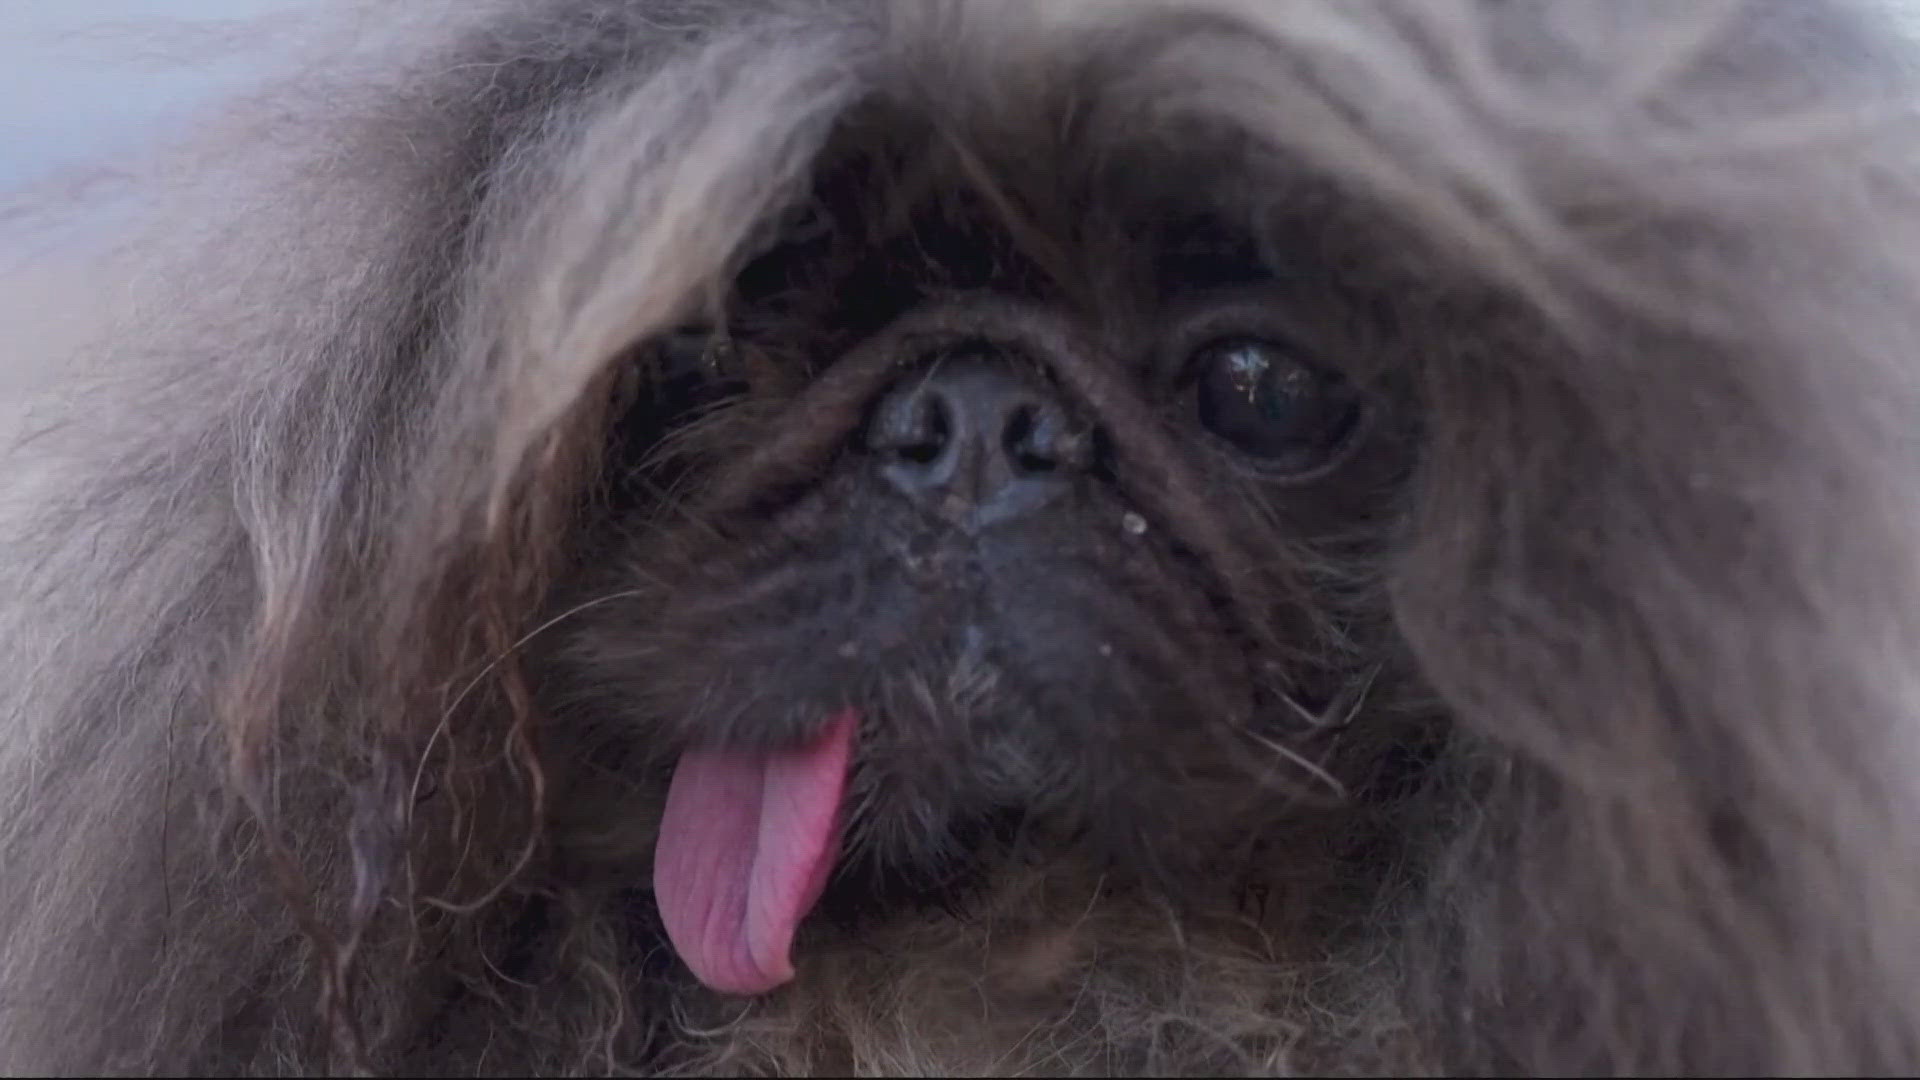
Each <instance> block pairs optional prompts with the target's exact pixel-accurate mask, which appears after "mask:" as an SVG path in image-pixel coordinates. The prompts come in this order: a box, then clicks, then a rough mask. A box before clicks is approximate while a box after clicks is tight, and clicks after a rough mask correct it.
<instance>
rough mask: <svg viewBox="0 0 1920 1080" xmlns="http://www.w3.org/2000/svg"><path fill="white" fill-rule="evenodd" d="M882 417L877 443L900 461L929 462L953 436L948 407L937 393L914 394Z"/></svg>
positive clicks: (940, 453)
mask: <svg viewBox="0 0 1920 1080" xmlns="http://www.w3.org/2000/svg"><path fill="white" fill-rule="evenodd" d="M901 404H902V405H903V406H904V407H903V408H898V409H896V410H894V411H893V412H892V414H891V415H889V416H888V417H886V421H887V422H886V423H885V429H884V430H883V431H882V433H881V438H880V440H879V443H880V445H879V446H878V447H876V449H881V450H885V451H887V452H889V453H891V454H892V455H893V456H894V457H895V458H897V459H899V460H901V461H907V462H911V463H913V464H915V465H931V464H933V463H934V462H936V461H939V460H940V456H941V455H942V454H944V453H945V452H946V449H947V444H948V443H949V442H951V441H952V439H953V416H952V410H950V409H949V408H948V407H947V403H946V402H945V401H944V400H942V398H941V397H940V395H938V394H918V395H915V396H914V398H913V399H912V400H911V401H908V402H903V403H901Z"/></svg>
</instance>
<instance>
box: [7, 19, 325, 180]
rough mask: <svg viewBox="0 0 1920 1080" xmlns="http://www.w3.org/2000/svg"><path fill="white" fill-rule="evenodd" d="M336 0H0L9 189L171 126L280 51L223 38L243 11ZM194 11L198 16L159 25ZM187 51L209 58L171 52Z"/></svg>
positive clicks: (162, 131) (164, 132) (140, 139)
mask: <svg viewBox="0 0 1920 1080" xmlns="http://www.w3.org/2000/svg"><path fill="white" fill-rule="evenodd" d="M327 2H328V0H0V190H4V189H6V188H12V187H16V186H18V185H19V184H21V183H25V182H31V181H33V180H36V179H40V178H43V177H45V176H47V175H48V174H49V173H50V172H52V171H54V170H57V169H59V168H60V167H61V166H63V165H75V164H80V163H83V162H86V161H89V160H95V159H97V158H98V157H99V156H100V155H101V154H102V153H111V152H112V151H114V150H115V149H117V148H119V147H123V146H137V145H140V144H141V142H142V141H143V140H146V139H148V138H152V137H156V136H164V135H165V134H167V133H168V131H169V129H171V128H173V127H174V126H175V125H177V124H179V123H180V122H181V121H183V120H184V119H186V118H187V117H189V116H191V115H192V113H191V110H192V109H193V107H194V106H195V105H197V104H201V103H203V102H205V101H207V100H208V99H210V98H211V97H213V96H214V95H217V94H218V93H220V91H221V90H222V89H223V88H225V87H228V86H231V85H233V84H235V83H236V82H237V81H240V80H244V79H246V78H247V77H248V76H249V75H250V74H254V73H257V72H258V71H260V70H262V69H263V68H264V67H265V66H266V65H267V64H268V63H270V62H271V61H272V60H273V59H274V56H273V54H272V53H271V52H270V51H269V52H268V53H267V54H266V55H262V54H261V52H260V50H259V49H257V48H255V49H248V50H238V49H223V48H219V47H218V43H219V39H220V37H221V35H222V32H223V29H224V28H225V27H230V26H231V20H236V19H251V18H256V17H259V16H262V15H289V16H290V15H297V14H299V13H300V12H302V11H311V10H313V9H314V8H315V7H318V6H321V5H324V4H325V3H327ZM182 18H186V19H191V20H193V22H194V23H195V24H197V25H195V26H193V27H191V28H171V29H165V30H162V31H159V32H156V24H157V23H159V22H160V21H161V20H176V19H182ZM223 24H224V25H223ZM180 55H192V56H196V57H197V56H202V55H205V56H206V57H207V62H205V63H196V65H195V66H194V67H193V68H192V69H191V70H186V71H183V70H180V69H179V68H178V67H177V66H176V64H175V63H172V62H170V61H173V60H175V59H176V58H177V57H178V56H180Z"/></svg>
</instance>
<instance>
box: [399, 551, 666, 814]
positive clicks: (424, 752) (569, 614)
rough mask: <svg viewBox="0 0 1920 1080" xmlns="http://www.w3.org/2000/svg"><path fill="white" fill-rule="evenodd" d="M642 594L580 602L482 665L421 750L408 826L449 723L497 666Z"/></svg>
mask: <svg viewBox="0 0 1920 1080" xmlns="http://www.w3.org/2000/svg"><path fill="white" fill-rule="evenodd" d="M639 595H641V590H639V589H623V590H621V591H619V592H615V593H608V594H607V595H605V596H599V597H595V598H594V599H592V600H587V601H584V602H582V603H579V604H576V605H574V606H573V607H571V608H568V609H567V610H566V611H563V612H561V613H560V614H558V615H555V616H554V617H553V618H551V619H548V620H547V621H546V622H543V623H541V624H540V625H539V626H536V627H534V628H533V629H532V630H529V631H527V632H526V633H525V634H523V635H521V637H520V639H519V640H518V641H515V642H514V643H513V644H512V645H509V646H507V647H506V648H505V649H504V650H502V651H501V652H500V654H499V655H498V656H495V657H494V658H493V659H491V660H489V661H487V664H486V666H485V667H483V668H481V669H480V671H479V673H478V674H476V675H475V676H474V677H473V681H471V682H469V683H467V685H466V687H465V688H464V689H462V690H461V691H460V693H459V694H457V695H455V696H454V699H453V701H452V702H450V703H448V705H447V708H446V711H444V712H443V713H441V714H440V722H439V723H437V724H435V725H434V728H433V733H432V734H431V735H429V736H428V737H427V745H426V746H425V747H423V748H422V749H421V751H420V760H419V764H418V765H416V766H415V768H414V771H413V786H412V789H411V790H410V791H409V792H408V800H407V826H408V829H409V830H411V828H412V825H413V806H414V805H415V803H417V802H418V800H419V798H420V780H421V778H422V777H423V776H425V775H426V771H427V761H428V759H430V758H431V757H432V756H433V748H434V746H435V745H436V744H437V743H438V742H439V741H440V737H441V736H442V735H444V734H445V733H446V731H447V726H448V725H449V724H450V723H451V722H452V720H453V714H454V713H455V712H456V711H458V710H459V708H460V705H461V703H462V702H464V701H466V699H467V697H468V695H470V694H472V693H473V691H474V689H475V688H476V687H478V686H479V685H480V683H481V682H482V681H483V680H485V679H486V677H487V676H488V675H491V674H493V672H494V670H495V669H496V668H498V667H499V666H500V665H501V664H503V663H505V662H506V661H507V660H508V659H509V658H511V657H512V656H513V655H514V654H515V653H517V652H519V651H520V650H521V649H523V648H525V647H526V645H527V643H528V642H530V641H532V640H533V639H534V638H536V637H539V636H540V635H541V634H544V633H546V632H547V631H548V630H551V629H553V628H554V627H555V626H558V625H559V624H561V623H563V622H565V621H567V620H568V619H571V618H573V617H574V616H576V615H579V614H581V613H582V612H585V611H589V610H591V609H593V608H596V607H599V606H600V605H601V604H609V603H612V602H613V601H615V600H625V599H629V598H631V597H635V596H639Z"/></svg>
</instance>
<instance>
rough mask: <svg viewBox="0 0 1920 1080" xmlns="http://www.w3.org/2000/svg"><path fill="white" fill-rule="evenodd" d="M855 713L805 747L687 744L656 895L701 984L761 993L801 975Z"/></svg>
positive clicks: (656, 861) (670, 798) (665, 829)
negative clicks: (808, 918) (804, 928)
mask: <svg viewBox="0 0 1920 1080" xmlns="http://www.w3.org/2000/svg"><path fill="white" fill-rule="evenodd" d="M857 721H858V716H857V715H856V714H855V713H854V712H853V711H852V710H848V711H846V712H843V713H840V714H839V715H837V716H835V717H834V718H833V720H832V722H831V723H829V724H828V726H827V729H826V730H825V731H824V732H822V733H821V734H820V735H819V737H817V738H816V739H814V741H813V742H811V743H809V744H807V745H806V746H803V747H800V748H799V749H797V750H781V751H773V752H758V753H755V752H746V751H739V750H690V751H688V752H687V753H686V754H685V756H683V757H681V759H680V764H679V765H678V766H677V767H675V769H674V773H673V785H672V786H671V787H670V788H669V789H668V790H667V809H666V816H665V817H664V818H663V819H662V820H661V822H660V844H659V847H658V848H657V849H656V850H655V852H654V856H653V890H654V896H655V898H656V899H657V900H658V902H659V904H660V917H661V919H662V921H664V922H665V923H666V927H667V937H668V938H669V939H671V940H672V942H673V946H674V948H676V949H678V950H679V951H680V958H681V959H682V960H684V961H686V964H687V967H689V968H691V969H692V970H693V973H694V975H695V976H697V977H698V978H699V979H700V981H701V982H703V983H705V984H707V985H708V986H710V987H712V988H714V989H715V990H721V991H725V992H727V993H734V994H760V993H765V992H766V991H768V990H771V989H773V988H774V987H776V986H779V985H780V984H781V983H783V982H786V981H787V980H788V979H791V978H793V963H792V961H791V960H790V959H789V958H788V952H789V950H790V949H791V947H792V945H793V932H794V929H795V928H796V927H797V926H799V924H800V920H801V918H802V917H804V916H805V915H806V913H807V911H808V910H809V909H810V908H812V907H813V904H814V901H816V900H818V899H819V898H820V890H821V889H822V888H824V887H825V886H826V883H827V875H828V874H829V873H831V872H832V870H833V861H834V857H835V855H836V854H838V853H837V852H836V851H835V850H834V849H835V846H836V845H837V844H838V837H837V835H836V832H837V829H838V826H839V820H840V796H841V792H842V790H843V789H844V788H845V786H846V779H847V760H848V757H849V756H850V753H851V750H852V745H853V733H854V728H855V727H856V726H857Z"/></svg>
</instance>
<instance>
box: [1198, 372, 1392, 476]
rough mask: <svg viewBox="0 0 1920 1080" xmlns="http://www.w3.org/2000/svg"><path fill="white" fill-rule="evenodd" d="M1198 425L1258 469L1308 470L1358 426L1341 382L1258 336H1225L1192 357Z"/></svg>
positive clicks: (1356, 410)
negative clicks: (1227, 337) (1198, 415)
mask: <svg viewBox="0 0 1920 1080" xmlns="http://www.w3.org/2000/svg"><path fill="white" fill-rule="evenodd" d="M1193 359H1194V366H1193V368H1192V369H1191V370H1192V371H1193V373H1194V380H1195V385H1196V390H1195V393H1196V398H1197V402H1196V404H1197V406H1198V409H1199V414H1200V424H1201V426H1203V427H1205V428H1206V429H1207V430H1208V431H1210V432H1212V433H1213V434H1214V435H1216V436H1218V437H1219V438H1220V439H1222V440H1224V441H1225V442H1227V443H1228V444H1229V445H1231V446H1232V447H1233V448H1234V449H1236V450H1238V451H1239V452H1240V453H1241V454H1244V455H1245V456H1246V457H1247V458H1249V459H1251V461H1252V462H1253V464H1255V465H1256V466H1258V467H1259V468H1261V469H1262V470H1264V471H1270V472H1273V473H1276V474H1280V475H1284V476H1296V475H1299V474H1302V473H1307V472H1312V471H1314V470H1315V469H1317V468H1319V467H1321V466H1322V465H1325V464H1327V463H1329V462H1331V461H1332V460H1333V459H1334V458H1335V457H1336V456H1338V455H1339V453H1340V452H1341V451H1342V450H1344V449H1345V448H1346V446H1347V445H1348V443H1349V442H1351V440H1352V436H1353V433H1354V431H1355V429H1356V428H1358V426H1359V424H1360V418H1361V411H1362V410H1361V406H1360V399H1359V396H1358V395H1357V394H1356V393H1355V392H1354V390H1353V387H1352V386H1350V385H1349V384H1348V383H1347V382H1346V380H1344V379H1342V378H1340V377H1339V376H1338V375H1336V374H1334V373H1332V372H1329V371H1326V370H1324V369H1322V368H1319V367H1315V366H1313V365H1310V364H1307V363H1304V362H1303V361H1301V360H1300V359H1299V358H1298V357H1297V356H1296V355H1295V354H1294V353H1293V352H1292V351H1291V350H1289V349H1287V348H1286V347H1284V346H1282V345H1279V344H1277V343H1275V342H1272V341H1264V340H1261V339H1259V338H1230V339H1226V340H1222V341H1217V342H1214V343H1212V344H1209V345H1206V346H1203V347H1202V348H1201V349H1200V350H1199V351H1198V352H1196V353H1195V354H1194V358H1193Z"/></svg>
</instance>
